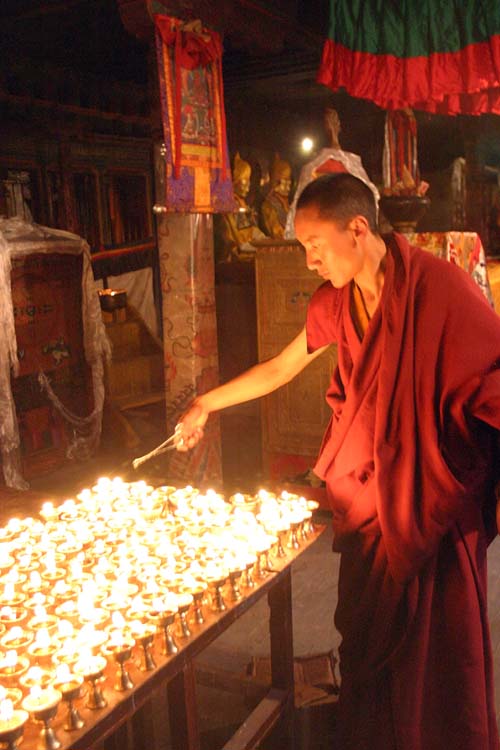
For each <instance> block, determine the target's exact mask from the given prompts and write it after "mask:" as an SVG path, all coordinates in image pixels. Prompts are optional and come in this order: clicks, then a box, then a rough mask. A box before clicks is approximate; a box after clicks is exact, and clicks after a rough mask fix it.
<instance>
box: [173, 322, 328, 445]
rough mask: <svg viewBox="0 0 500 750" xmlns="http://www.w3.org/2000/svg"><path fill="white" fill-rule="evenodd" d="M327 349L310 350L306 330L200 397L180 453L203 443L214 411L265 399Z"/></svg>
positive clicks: (187, 416)
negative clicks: (276, 351)
mask: <svg viewBox="0 0 500 750" xmlns="http://www.w3.org/2000/svg"><path fill="white" fill-rule="evenodd" d="M326 348H327V347H323V348H321V349H317V350H316V351H315V352H313V353H312V354H309V353H308V351H307V340H306V329H305V328H303V329H302V331H301V332H300V333H299V335H298V336H296V338H294V339H293V341H291V342H290V343H289V344H288V346H286V347H285V348H284V349H283V350H282V351H281V352H280V353H279V354H277V355H276V356H275V357H272V358H271V359H268V360H266V361H265V362H260V363H259V364H257V365H255V366H254V367H251V368H250V369H249V370H246V371H245V372H243V373H242V374H241V375H238V376H237V377H236V378H233V379H232V380H229V381H228V382H227V383H224V384H223V385H220V386H218V387H217V388H214V389H213V390H211V391H208V393H204V394H203V395H201V396H198V397H197V398H196V399H195V400H194V401H193V403H192V404H191V406H190V407H189V409H188V410H187V411H186V412H185V413H184V414H183V415H182V417H181V419H180V422H181V423H182V431H181V432H179V436H178V438H177V441H176V445H177V449H178V450H189V449H190V448H192V447H193V446H194V445H196V443H197V442H198V441H199V440H200V438H201V437H202V435H203V427H204V425H205V422H206V421H207V419H208V416H209V414H210V413H211V412H214V411H219V410H220V409H226V408H227V407H228V406H234V405H235V404H242V403H244V402H245V401H251V400H252V399H255V398H259V397H260V396H265V395H267V394H268V393H272V391H275V390H276V389H277V388H279V387H280V386H282V385H285V384H286V383H288V382H290V380H292V378H294V377H295V376H296V375H298V374H299V372H301V371H302V370H303V369H304V367H306V365H308V364H309V363H310V362H312V361H313V360H314V359H316V357H318V356H319V355H320V354H321V353H322V352H323V351H324V350H325V349H326Z"/></svg>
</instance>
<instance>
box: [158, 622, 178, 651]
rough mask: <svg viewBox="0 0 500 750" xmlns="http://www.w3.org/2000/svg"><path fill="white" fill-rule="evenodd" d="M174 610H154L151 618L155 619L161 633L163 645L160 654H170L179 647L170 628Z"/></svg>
mask: <svg viewBox="0 0 500 750" xmlns="http://www.w3.org/2000/svg"><path fill="white" fill-rule="evenodd" d="M176 614H177V613H176V612H156V613H155V614H154V616H153V619H155V620H156V622H157V623H158V626H159V628H160V630H161V632H162V634H163V647H162V654H164V655H167V656H171V655H172V654H176V653H177V652H178V651H179V648H178V646H177V644H176V642H175V640H174V636H173V635H172V632H171V630H170V627H171V625H172V624H173V622H174V620H175V615H176Z"/></svg>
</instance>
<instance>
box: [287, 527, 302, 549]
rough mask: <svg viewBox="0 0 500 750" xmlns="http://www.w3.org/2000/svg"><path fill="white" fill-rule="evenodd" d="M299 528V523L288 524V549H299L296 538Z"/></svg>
mask: <svg viewBox="0 0 500 750" xmlns="http://www.w3.org/2000/svg"><path fill="white" fill-rule="evenodd" d="M299 527H300V523H297V522H293V523H291V524H290V539H289V540H288V547H289V549H300V544H299V538H298V533H299Z"/></svg>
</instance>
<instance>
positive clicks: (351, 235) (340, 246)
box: [295, 206, 365, 289]
mask: <svg viewBox="0 0 500 750" xmlns="http://www.w3.org/2000/svg"><path fill="white" fill-rule="evenodd" d="M295 235H296V237H297V239H298V240H299V242H300V243H301V244H302V245H303V246H304V248H305V251H306V262H307V267H308V268H309V270H310V271H316V273H317V274H318V275H319V276H321V277H322V278H323V279H326V280H328V281H330V282H331V284H332V285H333V286H334V287H336V288H337V289H340V288H342V287H343V286H345V285H346V284H348V283H349V282H350V281H352V279H354V278H355V277H356V276H357V275H358V274H359V273H360V272H361V271H362V270H363V266H364V261H365V256H364V252H363V247H362V244H361V243H359V242H357V241H356V234H355V232H354V230H353V229H352V227H351V222H350V223H349V224H348V226H347V227H346V226H343V225H341V224H340V223H339V222H336V221H333V220H331V219H322V218H320V217H319V215H318V210H317V209H316V208H315V207H313V206H311V207H308V208H301V209H299V210H298V211H297V213H296V215H295Z"/></svg>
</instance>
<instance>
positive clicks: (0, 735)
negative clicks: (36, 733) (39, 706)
mask: <svg viewBox="0 0 500 750" xmlns="http://www.w3.org/2000/svg"><path fill="white" fill-rule="evenodd" d="M17 713H18V714H21V712H20V711H18V712H17ZM22 713H23V714H24V716H20V721H19V723H17V724H16V725H15V726H12V727H10V728H9V727H7V728H5V729H2V730H0V745H2V746H3V747H5V750H17V748H18V745H19V743H20V742H21V741H22V739H23V734H24V725H25V724H26V722H27V721H28V716H29V714H28V712H27V711H23V712H22Z"/></svg>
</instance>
